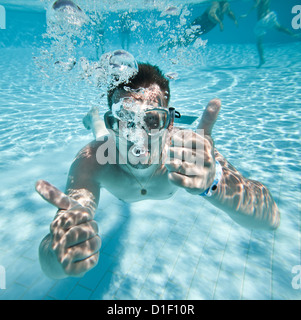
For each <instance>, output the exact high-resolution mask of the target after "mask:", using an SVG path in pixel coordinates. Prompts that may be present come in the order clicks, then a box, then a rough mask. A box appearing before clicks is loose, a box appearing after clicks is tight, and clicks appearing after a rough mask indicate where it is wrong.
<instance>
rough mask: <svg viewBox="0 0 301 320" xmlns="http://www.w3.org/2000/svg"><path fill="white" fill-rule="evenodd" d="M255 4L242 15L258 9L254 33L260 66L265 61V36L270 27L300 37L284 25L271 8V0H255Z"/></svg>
mask: <svg viewBox="0 0 301 320" xmlns="http://www.w3.org/2000/svg"><path fill="white" fill-rule="evenodd" d="M254 2H255V3H254V5H253V7H252V8H251V9H250V11H249V12H248V13H247V14H245V15H243V16H242V17H246V16H248V15H249V14H250V13H251V12H252V11H253V10H254V9H256V10H257V23H256V26H255V28H254V33H255V36H256V45H257V50H258V54H259V65H258V68H260V67H261V66H262V65H263V64H264V63H265V59H264V50H263V45H262V42H263V36H264V35H265V34H266V33H267V31H268V30H269V29H275V30H277V31H279V32H283V33H285V34H287V35H289V36H292V37H298V36H297V35H296V34H294V33H293V32H291V31H290V30H289V29H287V28H285V27H283V26H282V25H281V24H280V23H279V22H278V19H277V14H276V13H275V12H274V11H271V9H270V4H271V1H270V0H254Z"/></svg>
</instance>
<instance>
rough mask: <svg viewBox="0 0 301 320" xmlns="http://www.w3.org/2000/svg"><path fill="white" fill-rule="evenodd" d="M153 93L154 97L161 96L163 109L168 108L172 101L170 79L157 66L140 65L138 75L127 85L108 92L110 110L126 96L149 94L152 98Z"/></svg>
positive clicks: (124, 84)
mask: <svg viewBox="0 0 301 320" xmlns="http://www.w3.org/2000/svg"><path fill="white" fill-rule="evenodd" d="M145 89H146V90H145ZM151 91H153V94H154V95H157V96H158V95H159V96H160V100H161V101H160V104H161V107H165V108H167V106H168V103H169V99H170V90H169V81H168V79H167V78H166V77H165V76H164V75H163V73H162V71H161V70H160V69H159V68H158V67H157V66H152V65H151V64H148V63H138V73H136V74H135V75H134V76H133V77H132V78H130V79H129V81H128V82H127V83H121V84H119V85H118V86H117V87H114V88H113V89H111V90H109V91H108V105H109V108H110V109H111V108H112V104H113V103H116V102H118V100H120V98H121V97H123V96H125V95H127V96H129V95H133V96H134V97H135V95H136V96H138V95H139V93H140V94H142V92H148V94H149V96H150V92H151ZM146 98H147V97H146ZM158 102H159V101H158Z"/></svg>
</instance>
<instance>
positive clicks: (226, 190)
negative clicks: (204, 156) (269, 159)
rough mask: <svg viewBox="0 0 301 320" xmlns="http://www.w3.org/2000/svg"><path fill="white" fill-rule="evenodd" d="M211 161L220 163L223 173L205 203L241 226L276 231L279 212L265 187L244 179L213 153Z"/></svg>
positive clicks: (222, 158) (223, 159)
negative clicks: (218, 209)
mask: <svg viewBox="0 0 301 320" xmlns="http://www.w3.org/2000/svg"><path fill="white" fill-rule="evenodd" d="M215 159H216V160H218V162H219V163H220V164H221V166H222V171H223V174H222V178H221V180H220V181H219V183H218V185H217V189H216V190H215V191H214V192H213V193H212V196H211V197H207V200H208V201H209V202H210V203H212V204H213V205H215V206H216V207H218V208H220V209H222V210H223V211H225V212H226V213H228V215H229V216H230V217H231V218H232V219H233V220H234V221H236V222H237V223H239V224H240V225H242V226H244V227H247V228H256V229H271V230H273V229H276V228H278V227H279V224H280V212H279V210H278V207H277V205H276V203H275V201H274V199H273V197H272V195H271V193H270V192H269V190H268V189H267V187H265V186H264V185H263V184H261V183H260V182H257V181H254V180H250V179H247V178H244V177H243V176H242V175H241V174H240V173H239V172H238V171H237V170H236V169H235V168H234V167H233V166H232V165H231V164H230V163H229V162H228V161H227V160H226V159H225V158H224V157H223V156H222V155H221V154H220V153H219V152H218V151H217V150H215Z"/></svg>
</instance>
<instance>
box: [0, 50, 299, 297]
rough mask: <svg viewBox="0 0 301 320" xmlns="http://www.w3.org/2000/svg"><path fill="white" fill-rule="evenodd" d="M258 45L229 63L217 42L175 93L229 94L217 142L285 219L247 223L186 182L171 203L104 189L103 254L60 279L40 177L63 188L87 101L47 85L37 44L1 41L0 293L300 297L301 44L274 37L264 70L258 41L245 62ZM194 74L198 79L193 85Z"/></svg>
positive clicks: (184, 98) (196, 98)
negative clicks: (35, 57) (1, 281)
mask: <svg viewBox="0 0 301 320" xmlns="http://www.w3.org/2000/svg"><path fill="white" fill-rule="evenodd" d="M296 46H299V47H298V48H299V49H298V50H296ZM231 48H232V47H231ZM248 48H249V47H247V48H244V47H243V46H241V47H240V48H237V47H236V48H234V47H233V48H232V49H233V55H232V57H231V59H229V61H228V60H227V58H225V59H224V60H223V61H221V60H219V58H215V57H216V56H219V57H220V56H221V54H222V53H223V52H224V50H225V48H224V47H222V46H220V47H216V48H214V50H213V48H212V47H209V48H208V51H207V62H206V65H203V66H196V67H195V70H198V72H197V73H198V77H196V76H195V78H193V77H194V76H193V75H191V74H190V73H188V74H187V75H182V74H181V72H182V71H181V70H182V69H181V68H178V69H177V70H176V71H177V72H179V75H180V78H179V80H176V81H175V82H174V83H172V90H174V92H175V94H174V96H173V99H174V101H173V103H174V105H176V106H177V107H178V108H180V110H181V112H184V113H185V112H189V109H186V107H185V106H184V104H185V105H186V106H187V108H189V107H191V108H192V109H191V110H192V113H194V114H195V113H198V110H197V105H198V104H201V105H202V106H203V107H204V105H205V103H206V102H208V101H209V100H210V99H211V98H214V97H215V96H218V97H220V98H221V99H222V101H223V104H224V106H223V109H222V112H221V115H220V120H219V121H218V122H217V124H216V128H215V131H214V136H215V141H216V147H217V148H218V149H219V150H220V151H221V152H222V153H223V154H224V156H225V157H226V158H228V159H229V160H230V162H232V163H233V164H234V165H235V166H236V167H237V169H238V170H240V171H241V172H242V173H243V174H245V175H247V176H250V177H252V179H255V180H256V179H258V180H259V181H261V182H263V183H265V184H267V185H268V187H269V188H270V190H271V192H272V194H273V196H274V199H275V201H276V203H277V204H278V206H279V208H280V211H281V214H282V221H281V226H280V228H279V229H278V230H277V231H276V232H262V231H255V230H248V229H245V228H242V227H241V226H239V225H237V224H236V223H235V222H233V221H232V220H231V219H230V218H229V217H228V216H227V215H226V214H225V213H224V212H222V211H221V210H219V209H217V208H215V207H213V206H212V205H210V204H209V203H207V202H206V200H205V199H203V198H201V197H196V196H192V195H190V194H188V193H187V192H185V191H182V190H179V191H178V192H177V193H176V194H175V195H174V196H173V197H172V198H171V199H169V200H166V201H145V202H138V203H135V204H125V203H123V202H121V201H119V200H118V199H116V198H115V197H114V196H112V195H111V194H109V193H108V192H107V191H105V190H102V191H101V200H100V205H99V208H98V210H97V214H96V217H95V219H96V221H97V222H98V224H99V233H100V236H101V238H102V248H101V254H100V258H99V263H98V265H97V266H96V267H95V268H94V269H92V270H91V271H90V272H88V273H87V274H86V275H85V276H84V277H83V278H68V279H64V280H58V281H57V280H51V279H48V278H47V277H46V276H45V275H44V274H43V273H42V271H41V269H40V265H39V259H38V247H39V244H40V242H41V240H42V238H43V237H44V236H45V235H46V234H47V233H48V232H49V225H50V223H51V221H52V219H53V216H54V214H55V209H54V208H52V207H51V206H50V205H49V204H48V203H46V202H45V201H43V200H42V199H41V198H40V197H39V195H38V194H37V193H36V192H35V190H34V185H35V182H36V181H37V180H38V179H45V180H48V181H49V182H51V183H53V184H54V185H56V186H57V187H58V188H60V189H61V190H63V189H64V187H65V181H66V178H67V174H68V170H69V166H70V163H71V162H72V159H73V157H74V155H75V154H76V152H77V151H78V150H79V149H80V147H81V146H83V145H85V144H86V143H88V142H89V141H90V140H91V139H92V135H91V133H89V132H88V131H86V130H85V129H84V128H83V126H82V124H81V119H82V117H83V115H84V114H85V113H86V112H87V110H88V107H87V106H85V105H84V104H85V101H83V102H79V103H75V102H74V99H72V97H71V95H70V93H69V92H65V93H66V95H64V89H61V88H60V89H57V91H56V92H49V91H47V90H46V89H45V88H44V87H43V89H42V90H41V91H37V88H39V85H40V84H39V83H38V81H37V80H34V79H33V75H34V72H33V71H32V70H31V69H24V68H33V65H32V64H31V62H30V61H31V59H32V55H31V52H30V50H29V51H28V52H27V51H26V50H25V49H24V50H23V49H0V56H1V57H2V58H3V59H2V60H0V61H2V64H0V71H1V72H2V74H3V78H2V80H0V85H1V92H4V95H2V98H0V99H1V100H0V101H1V105H2V110H3V112H1V115H0V130H1V131H0V135H1V145H0V148H1V163H0V168H1V171H0V181H1V186H0V202H1V203H2V206H1V209H0V244H1V245H0V265H2V266H3V267H4V268H5V279H6V283H5V284H6V288H5V289H0V299H1V300H12V299H23V300H31V299H33V300H37V299H42V300H74V299H87V300H88V299H90V300H99V299H103V300H104V299H106V300H121V299H133V300H135V299H139V300H144V299H151V300H153V299H174V300H182V299H192V300H198V299H235V300H236V299H238V300H239V299H284V300H285V299H300V298H301V289H300V288H299V289H298V288H297V289H296V288H294V287H293V285H292V281H293V279H294V277H295V276H296V275H295V274H293V273H292V268H293V267H294V266H296V265H301V236H300V226H301V219H300V217H301V210H300V209H301V208H300V201H301V200H300V199H301V197H300V195H301V188H300V156H301V154H300V152H301V149H300V129H299V125H298V124H300V120H301V111H300V101H301V88H300V80H299V79H300V71H301V64H300V58H299V57H297V56H294V55H292V54H290V52H301V50H300V44H286V45H283V46H281V45H275V46H272V45H271V46H267V49H266V50H267V56H268V57H269V58H270V60H269V62H268V63H267V65H266V67H265V68H263V69H262V70H257V69H256V68H255V67H254V66H255V65H256V62H257V60H256V51H255V49H254V48H253V46H250V48H252V50H253V51H252V50H251V51H252V54H253V55H252V59H249V60H248V58H247V57H246V60H244V61H240V62H241V64H240V65H239V64H237V63H235V64H234V62H233V61H234V60H235V57H237V59H240V57H241V56H240V54H239V53H240V50H246V51H248V54H250V50H247V49H248ZM7 50H11V52H10V54H9V55H8V54H7V52H8V51H7ZM13 50H15V53H18V54H17V55H14V62H12V58H10V57H11V56H12V55H11V53H12V52H13ZM216 50H220V54H219V55H214V52H213V51H215V52H216ZM290 50H291V51H290ZM24 52H25V53H26V54H24ZM276 56H277V57H278V58H276ZM288 57H289V58H290V60H289V62H288ZM22 59H25V61H28V63H29V67H28V66H26V67H25V66H24V64H23V63H22V62H21V61H24V60H22ZM249 62H250V65H248V63H249ZM8 65H10V68H7V66H8ZM214 66H218V67H216V68H215V67H214ZM239 66H240V67H239ZM22 68H23V69H22ZM175 68H177V67H175ZM24 71H26V72H25V73H24ZM191 73H193V71H192V72H191ZM13 74H14V75H15V78H13V80H12V81H11V82H9V81H8V79H12V78H11V77H12V75H13ZM24 74H25V76H24ZM200 74H201V77H200V76H199V75H200ZM190 78H193V80H195V81H199V82H196V85H195V88H191V86H189V88H190V89H189V91H188V92H187V91H186V90H185V86H186V85H187V83H190V82H187V81H189V80H187V79H190ZM182 80H185V81H186V82H185V81H182ZM187 86H188V85H187ZM284 86H286V87H284ZM189 95H191V98H190V99H189ZM192 96H193V97H192ZM188 102H190V104H191V105H190V106H189V105H188ZM70 106H73V107H72V110H73V112H72V113H71V114H70ZM181 106H182V109H181ZM259 106H260V107H259ZM256 115H259V116H258V117H257V116H256ZM225 132H226V133H225Z"/></svg>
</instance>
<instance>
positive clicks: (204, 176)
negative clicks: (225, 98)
mask: <svg viewBox="0 0 301 320" xmlns="http://www.w3.org/2000/svg"><path fill="white" fill-rule="evenodd" d="M220 108H221V101H220V100H219V99H213V100H211V101H210V102H209V103H208V105H207V107H206V109H205V111H204V113H203V115H202V118H201V121H200V123H199V125H198V127H197V132H194V131H192V130H180V131H178V132H177V133H176V134H175V135H174V136H173V137H172V144H171V146H170V150H169V151H170V161H169V162H168V163H166V164H165V166H166V168H167V170H168V171H169V173H168V178H169V180H170V181H171V182H172V183H174V184H175V185H177V186H179V187H182V188H184V189H186V191H188V192H189V193H192V194H201V193H203V192H204V191H205V190H207V189H208V188H209V187H210V186H211V184H212V183H213V180H214V177H215V157H214V143H213V139H212V137H211V132H212V129H213V126H214V124H215V122H216V120H217V117H218V114H219V111H220Z"/></svg>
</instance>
